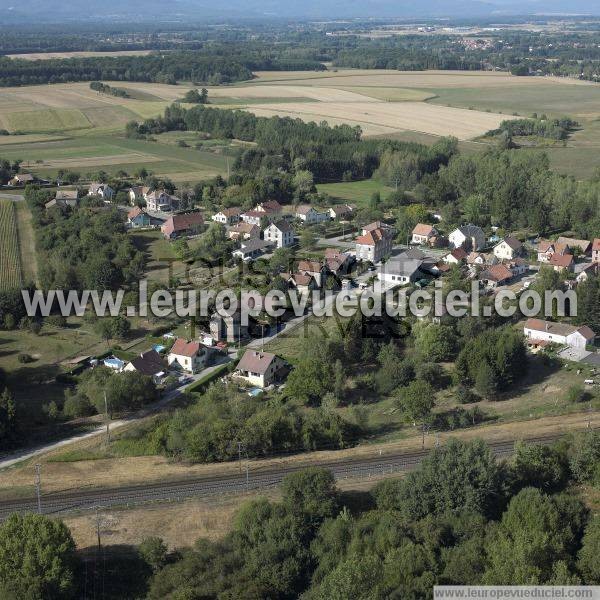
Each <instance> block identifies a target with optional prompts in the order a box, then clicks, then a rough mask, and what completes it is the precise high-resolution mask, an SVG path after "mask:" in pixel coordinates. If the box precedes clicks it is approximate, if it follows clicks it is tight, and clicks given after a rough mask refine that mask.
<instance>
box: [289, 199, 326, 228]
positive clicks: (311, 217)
mask: <svg viewBox="0 0 600 600" xmlns="http://www.w3.org/2000/svg"><path fill="white" fill-rule="evenodd" d="M295 217H296V219H300V221H304V222H305V223H306V224H307V225H312V224H313V223H322V222H323V221H327V220H329V214H328V213H325V212H319V211H318V210H316V209H314V208H313V207H312V206H309V205H307V204H306V205H301V206H298V208H297V209H296V213H295Z"/></svg>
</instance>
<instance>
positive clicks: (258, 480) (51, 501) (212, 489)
mask: <svg viewBox="0 0 600 600" xmlns="http://www.w3.org/2000/svg"><path fill="white" fill-rule="evenodd" d="M560 437H561V436H560V435H552V436H545V437H531V438H527V439H526V440H525V441H527V442H530V443H538V444H543V443H551V442H554V441H556V440H557V439H559V438H560ZM515 441H516V440H508V441H502V442H492V443H490V444H489V446H490V448H491V449H492V452H493V453H494V455H495V456H496V457H498V458H504V457H507V456H509V455H510V454H512V452H513V448H514V444H515ZM429 452H430V450H423V451H416V452H398V453H394V454H388V455H379V454H377V455H374V456H372V457H356V458H352V457H350V458H348V459H345V460H336V461H329V462H319V463H318V466H319V467H323V468H326V469H330V470H331V471H332V472H333V474H334V475H335V477H336V479H338V480H343V479H354V478H369V477H379V476H383V475H386V474H387V475H389V474H393V473H402V472H406V471H409V470H410V469H412V468H414V467H416V466H418V465H419V463H420V462H421V461H422V460H423V458H424V457H425V456H427V455H428V454H429ZM303 468H306V465H299V466H281V467H262V468H261V467H258V468H255V469H251V468H249V469H248V470H247V471H243V472H242V473H241V474H236V475H221V476H208V477H198V478H193V479H183V480H178V481H165V482H150V483H147V484H139V485H132V486H123V487H117V488H104V489H95V490H82V491H81V492H77V491H69V492H57V493H52V494H42V497H41V505H42V512H43V513H44V514H49V515H59V514H64V513H68V512H73V511H80V510H86V509H94V508H97V507H101V508H104V509H106V508H111V507H117V506H125V505H139V504H145V503H150V502H159V501H162V502H165V501H179V500H184V499H187V498H193V497H206V496H217V495H220V494H224V493H241V492H246V491H256V490H261V489H268V488H271V487H275V486H277V485H279V483H281V481H282V479H283V478H284V477H285V476H286V475H288V474H290V473H293V472H295V471H299V470H301V469H303ZM37 509H38V505H37V498H36V497H33V496H32V497H29V498H24V499H20V500H10V501H1V502H0V519H5V518H6V517H7V516H8V515H9V514H10V513H12V512H20V513H24V512H36V511H37Z"/></svg>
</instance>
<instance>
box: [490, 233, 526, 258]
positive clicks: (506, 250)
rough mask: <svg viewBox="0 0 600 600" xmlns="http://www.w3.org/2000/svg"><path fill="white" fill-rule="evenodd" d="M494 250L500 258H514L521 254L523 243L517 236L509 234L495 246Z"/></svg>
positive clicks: (495, 254)
mask: <svg viewBox="0 0 600 600" xmlns="http://www.w3.org/2000/svg"><path fill="white" fill-rule="evenodd" d="M493 252H494V256H495V257H496V258H497V259H498V260H513V259H515V258H517V256H521V254H522V252H523V244H522V243H521V242H520V241H519V240H518V239H517V238H515V237H512V236H507V237H505V238H504V239H503V240H502V241H500V242H498V243H497V244H496V245H495V246H494V249H493Z"/></svg>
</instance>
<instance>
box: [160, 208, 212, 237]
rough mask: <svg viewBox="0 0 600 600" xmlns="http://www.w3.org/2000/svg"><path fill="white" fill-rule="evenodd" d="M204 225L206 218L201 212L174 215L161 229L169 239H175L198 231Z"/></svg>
mask: <svg viewBox="0 0 600 600" xmlns="http://www.w3.org/2000/svg"><path fill="white" fill-rule="evenodd" d="M203 225H204V219H203V218H202V215H201V214H200V213H199V212H193V213H185V214H182V215H173V216H172V217H169V218H168V219H167V220H166V221H165V222H164V223H163V224H162V226H161V228H160V230H161V231H162V232H163V235H164V236H165V237H166V238H167V239H171V240H172V239H174V238H176V237H180V236H182V235H193V234H195V233H198V232H199V231H200V230H201V229H202V226H203Z"/></svg>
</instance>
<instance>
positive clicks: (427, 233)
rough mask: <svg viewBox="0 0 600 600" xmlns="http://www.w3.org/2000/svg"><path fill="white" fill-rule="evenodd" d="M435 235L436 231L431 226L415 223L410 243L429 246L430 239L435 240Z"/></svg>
mask: <svg viewBox="0 0 600 600" xmlns="http://www.w3.org/2000/svg"><path fill="white" fill-rule="evenodd" d="M437 235H438V230H437V229H436V228H435V227H434V226H433V225H426V224H425V223H417V224H416V225H415V228H414V229H413V230H412V240H411V241H412V243H413V244H430V243H431V240H432V238H435V237H436V236H437Z"/></svg>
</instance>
